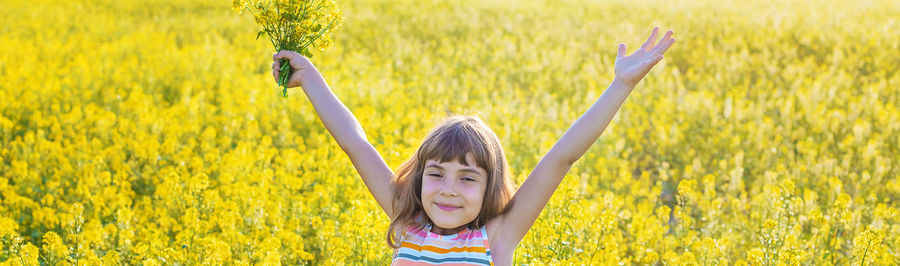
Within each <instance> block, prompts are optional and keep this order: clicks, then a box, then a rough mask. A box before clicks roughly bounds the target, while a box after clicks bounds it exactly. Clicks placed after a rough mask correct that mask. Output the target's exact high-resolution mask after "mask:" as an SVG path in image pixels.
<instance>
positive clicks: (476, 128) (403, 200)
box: [387, 115, 514, 249]
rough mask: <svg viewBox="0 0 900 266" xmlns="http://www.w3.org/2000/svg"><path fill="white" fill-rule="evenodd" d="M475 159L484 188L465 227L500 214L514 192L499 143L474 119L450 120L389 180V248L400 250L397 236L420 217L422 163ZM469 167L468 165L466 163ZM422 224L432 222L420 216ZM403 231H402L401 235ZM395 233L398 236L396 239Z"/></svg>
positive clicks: (472, 227)
mask: <svg viewBox="0 0 900 266" xmlns="http://www.w3.org/2000/svg"><path fill="white" fill-rule="evenodd" d="M468 154H471V155H472V157H474V161H475V162H474V163H475V164H476V165H477V166H478V167H481V168H482V169H484V170H485V171H486V172H487V187H486V189H485V191H484V201H482V205H481V211H480V212H479V213H478V216H477V217H476V218H475V220H474V221H472V222H471V223H469V224H467V225H466V227H467V228H469V229H478V228H480V227H481V226H484V225H485V223H487V221H489V220H490V219H492V218H494V217H497V216H499V215H500V214H503V212H505V211H506V209H507V207H508V206H507V204H508V203H509V201H510V199H512V196H513V193H514V189H513V184H512V181H511V180H510V178H509V165H508V164H507V161H506V155H504V153H503V147H502V146H500V139H499V138H497V135H496V134H494V132H493V131H491V129H490V128H488V126H487V124H485V123H484V122H483V121H482V120H481V119H479V118H477V117H474V116H461V115H455V116H450V117H448V118H447V119H445V120H444V121H443V122H441V123H440V124H439V125H437V126H436V127H435V128H434V129H432V130H431V132H430V133H428V136H426V137H425V140H424V141H423V142H422V146H419V149H418V150H417V151H416V154H415V155H414V156H413V157H412V158H410V159H409V160H408V161H406V162H405V163H403V165H401V166H400V168H399V169H398V170H397V174H396V175H395V176H394V177H393V179H392V180H391V183H393V189H394V191H393V192H394V193H393V202H392V205H391V206H392V209H393V210H392V212H391V214H390V216H391V224H390V226H388V232H387V242H388V246H391V247H392V248H395V249H396V248H400V246H399V243H398V242H399V241H400V235H402V234H404V233H405V230H406V228H404V227H406V226H408V225H416V226H417V227H418V228H423V227H424V226H425V225H424V224H417V222H416V221H415V219H416V216H417V215H419V214H420V213H423V211H422V210H423V207H422V195H421V194H422V175H423V173H424V171H425V161H427V160H440V162H449V161H453V160H456V161H458V162H459V163H460V164H464V165H467V166H468V164H467V162H466V155H468ZM469 163H471V162H469ZM423 218H424V222H425V223H431V219H429V218H428V216H427V215H424V214H423ZM401 230H403V231H401ZM397 233H400V235H398V234H397Z"/></svg>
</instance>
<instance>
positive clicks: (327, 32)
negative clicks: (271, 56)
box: [232, 0, 344, 98]
mask: <svg viewBox="0 0 900 266" xmlns="http://www.w3.org/2000/svg"><path fill="white" fill-rule="evenodd" d="M232 8H233V9H234V10H235V11H237V12H238V13H242V12H243V11H248V12H249V13H250V14H251V15H253V18H254V19H255V20H256V24H258V25H259V26H260V27H262V30H260V31H259V33H257V34H256V39H259V38H260V37H262V36H263V35H266V36H268V37H269V41H271V42H272V45H273V46H275V51H276V52H278V51H281V50H291V51H295V52H297V53H300V54H302V55H304V56H306V57H312V54H311V53H310V52H309V49H308V48H309V46H310V45H312V46H313V47H314V48H318V49H319V50H322V51H324V50H325V49H328V47H331V44H332V39H331V37H332V35H333V34H334V32H335V31H337V30H338V29H340V28H341V26H342V25H343V24H344V17H343V16H342V15H341V10H340V9H338V7H337V4H336V3H335V2H334V0H233V2H232ZM291 72H293V71H292V69H291V64H290V63H288V62H286V60H283V62H281V70H280V73H281V74H280V75H279V78H278V86H281V87H283V90H282V97H285V98H287V80H288V78H289V77H290V76H291V74H292V73H291Z"/></svg>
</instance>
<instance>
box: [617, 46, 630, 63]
mask: <svg viewBox="0 0 900 266" xmlns="http://www.w3.org/2000/svg"><path fill="white" fill-rule="evenodd" d="M626 50H628V47H626V46H625V44H624V43H620V44H619V51H618V52H616V60H619V59H621V58H622V57H624V56H625V51H626Z"/></svg>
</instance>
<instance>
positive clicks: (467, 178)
mask: <svg viewBox="0 0 900 266" xmlns="http://www.w3.org/2000/svg"><path fill="white" fill-rule="evenodd" d="M463 180H465V181H469V182H472V181H475V179H474V178H471V177H463Z"/></svg>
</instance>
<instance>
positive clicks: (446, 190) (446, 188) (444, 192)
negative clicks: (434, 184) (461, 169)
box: [439, 178, 457, 197]
mask: <svg viewBox="0 0 900 266" xmlns="http://www.w3.org/2000/svg"><path fill="white" fill-rule="evenodd" d="M439 192H440V194H441V196H444V197H455V196H456V195H457V193H456V182H453V178H444V180H443V181H441V188H440V191H439Z"/></svg>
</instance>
